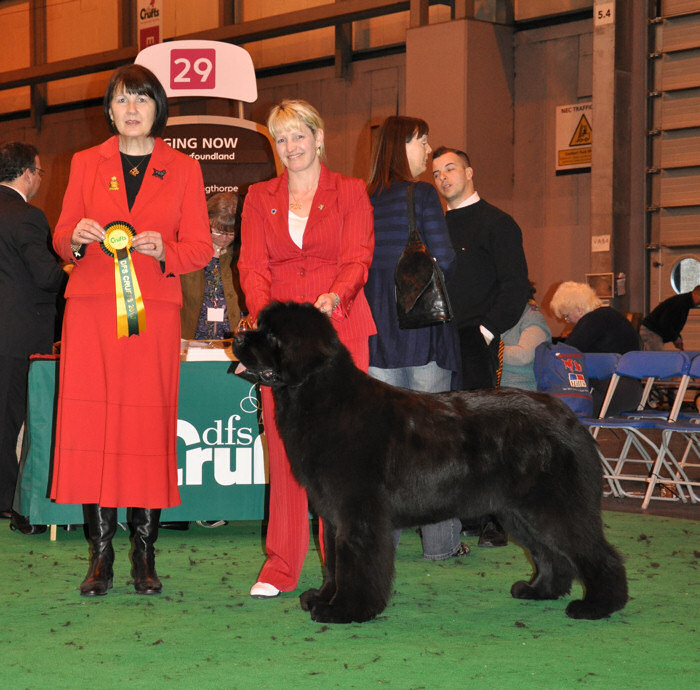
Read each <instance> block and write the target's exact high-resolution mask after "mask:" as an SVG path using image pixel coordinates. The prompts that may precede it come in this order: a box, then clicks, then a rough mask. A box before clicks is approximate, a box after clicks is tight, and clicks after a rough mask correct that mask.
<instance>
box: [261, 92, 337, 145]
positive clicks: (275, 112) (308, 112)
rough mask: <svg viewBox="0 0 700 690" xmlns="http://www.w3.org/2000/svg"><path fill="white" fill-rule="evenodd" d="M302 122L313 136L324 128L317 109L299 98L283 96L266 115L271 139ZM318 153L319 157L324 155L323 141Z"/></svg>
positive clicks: (298, 126) (297, 127)
mask: <svg viewBox="0 0 700 690" xmlns="http://www.w3.org/2000/svg"><path fill="white" fill-rule="evenodd" d="M302 124H303V125H306V126H307V127H308V128H309V129H310V130H311V133H312V134H313V135H314V138H315V137H316V133H317V132H318V131H319V130H323V129H324V126H323V120H322V119H321V116H320V115H319V114H318V110H316V108H314V107H313V106H312V105H311V103H307V102H306V101H303V100H301V99H291V98H285V99H284V100H283V101H282V102H281V103H279V104H278V105H276V106H274V107H273V108H272V110H270V114H269V115H268V117H267V129H268V130H269V132H270V134H271V135H272V138H273V139H277V135H278V134H280V133H281V132H283V131H285V130H288V129H299V128H300V126H301V125H302ZM318 155H319V156H320V157H321V158H324V157H325V155H326V150H325V146H324V143H323V142H321V145H320V146H319V147H318Z"/></svg>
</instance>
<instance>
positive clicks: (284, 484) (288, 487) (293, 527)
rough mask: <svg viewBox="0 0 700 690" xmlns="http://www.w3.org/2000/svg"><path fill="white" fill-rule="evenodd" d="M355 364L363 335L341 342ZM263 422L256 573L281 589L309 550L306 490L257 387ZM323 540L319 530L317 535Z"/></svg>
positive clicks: (365, 348) (289, 586)
mask: <svg viewBox="0 0 700 690" xmlns="http://www.w3.org/2000/svg"><path fill="white" fill-rule="evenodd" d="M345 346H346V347H347V348H348V350H350V354H351V355H352V357H353V360H354V361H355V364H356V365H357V366H358V367H359V368H360V369H362V371H367V369H368V367H369V345H368V343H367V339H366V338H364V339H358V340H352V341H350V342H347V343H345ZM261 391H262V406H263V423H264V424H265V439H266V441H267V450H268V456H269V460H270V511H269V522H268V525H267V539H266V541H265V551H266V553H267V560H266V561H265V564H264V565H263V567H262V570H261V571H260V575H259V576H258V581H259V582H267V583H268V584H271V585H274V586H275V587H277V589H279V590H281V591H282V592H291V591H292V590H293V589H296V586H297V582H298V581H299V574H300V573H301V568H302V566H303V565H304V559H305V558H306V553H307V551H308V550H309V502H308V499H307V496H306V490H305V489H303V488H302V487H301V486H300V485H299V483H298V482H297V480H296V479H295V478H294V476H293V475H292V470H291V467H290V466H289V460H288V458H287V453H286V452H285V449H284V443H283V442H282V439H281V438H280V435H279V432H278V431H277V426H276V424H275V405H274V401H273V399H272V391H271V389H270V388H267V387H265V386H262V387H261ZM319 536H320V539H321V544H323V533H322V532H321V534H320V535H319Z"/></svg>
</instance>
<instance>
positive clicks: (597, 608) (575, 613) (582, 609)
mask: <svg viewBox="0 0 700 690" xmlns="http://www.w3.org/2000/svg"><path fill="white" fill-rule="evenodd" d="M612 612H613V611H612V610H611V608H610V606H609V605H603V604H600V603H598V604H596V603H591V602H588V601H586V600H585V599H577V600H575V601H572V602H571V603H570V604H569V605H568V606H567V607H566V615H567V616H568V617H569V618H575V619H576V620H589V621H597V620H598V619H600V618H608V616H610V614H611V613H612Z"/></svg>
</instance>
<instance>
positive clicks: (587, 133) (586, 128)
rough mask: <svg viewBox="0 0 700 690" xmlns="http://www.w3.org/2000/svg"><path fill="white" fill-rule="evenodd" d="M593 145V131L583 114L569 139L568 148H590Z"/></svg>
mask: <svg viewBox="0 0 700 690" xmlns="http://www.w3.org/2000/svg"><path fill="white" fill-rule="evenodd" d="M592 143H593V129H592V128H591V124H590V122H588V118H586V116H585V114H584V115H581V119H580V120H579V121H578V125H576V130H575V131H574V135H573V136H572V137H571V141H570V142H569V146H590V145H591V144H592Z"/></svg>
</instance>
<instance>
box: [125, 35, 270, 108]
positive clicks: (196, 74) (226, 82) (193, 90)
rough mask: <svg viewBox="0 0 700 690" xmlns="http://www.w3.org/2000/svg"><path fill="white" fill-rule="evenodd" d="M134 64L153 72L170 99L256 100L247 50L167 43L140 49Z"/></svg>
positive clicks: (221, 45) (214, 44)
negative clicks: (199, 97)
mask: <svg viewBox="0 0 700 690" xmlns="http://www.w3.org/2000/svg"><path fill="white" fill-rule="evenodd" d="M135 62H136V63H137V64H140V65H143V66H144V67H147V68H148V69H150V70H151V72H153V73H154V74H155V75H156V76H157V77H158V79H159V80H160V82H161V84H163V88H164V89H165V92H166V94H167V95H168V97H171V96H205V97H211V96H214V97H218V98H230V99H234V100H239V101H246V102H247V103H253V102H254V101H255V100H257V98H258V89H257V85H256V83H255V68H254V67H253V61H252V59H251V57H250V54H249V53H248V51H247V50H245V49H243V48H241V47H240V46H235V45H233V44H231V43H223V42H220V41H170V42H168V43H158V44H156V45H153V46H149V47H148V48H145V49H144V50H142V51H141V52H140V53H139V54H138V55H137V56H136V61H135Z"/></svg>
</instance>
